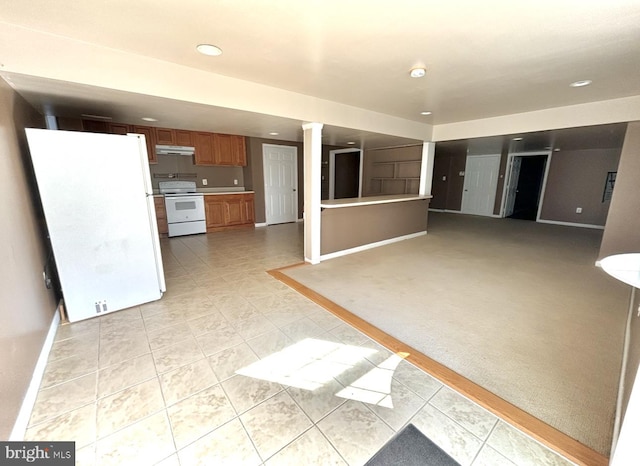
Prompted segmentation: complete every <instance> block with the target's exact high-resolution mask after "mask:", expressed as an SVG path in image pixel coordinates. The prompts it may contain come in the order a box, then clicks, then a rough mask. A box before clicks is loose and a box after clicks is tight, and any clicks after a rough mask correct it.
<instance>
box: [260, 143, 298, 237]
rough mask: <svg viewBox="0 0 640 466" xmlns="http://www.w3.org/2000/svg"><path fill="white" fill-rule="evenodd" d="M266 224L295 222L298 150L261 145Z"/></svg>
mask: <svg viewBox="0 0 640 466" xmlns="http://www.w3.org/2000/svg"><path fill="white" fill-rule="evenodd" d="M262 158H263V166H264V197H265V216H266V221H267V225H274V224H277V223H288V222H295V221H296V220H297V219H298V148H297V147H293V146H278V145H274V144H263V145H262Z"/></svg>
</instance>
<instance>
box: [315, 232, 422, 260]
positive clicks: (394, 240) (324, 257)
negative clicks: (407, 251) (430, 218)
mask: <svg viewBox="0 0 640 466" xmlns="http://www.w3.org/2000/svg"><path fill="white" fill-rule="evenodd" d="M426 234H427V232H426V231H419V232H418V233H411V234H409V235H404V236H397V237H395V238H390V239H385V240H382V241H377V242H375V243H369V244H365V245H363V246H357V247H355V248H350V249H343V250H342V251H336V252H332V253H330V254H323V255H321V256H320V261H326V260H329V259H335V258H336V257H341V256H346V255H348V254H353V253H356V252H361V251H366V250H367V249H373V248H377V247H380V246H386V245H387V244H393V243H397V242H398V241H404V240H406V239H411V238H417V237H419V236H424V235H426Z"/></svg>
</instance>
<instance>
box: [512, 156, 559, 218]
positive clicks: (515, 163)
mask: <svg viewBox="0 0 640 466" xmlns="http://www.w3.org/2000/svg"><path fill="white" fill-rule="evenodd" d="M550 157H551V153H550V152H531V153H524V152H523V153H513V154H509V158H508V160H507V172H506V173H507V176H508V178H507V182H506V183H505V190H504V191H505V192H504V195H503V199H504V202H503V215H502V216H503V217H508V218H515V219H520V220H530V221H537V220H539V218H540V209H541V207H542V199H543V197H544V187H545V185H546V182H547V173H548V171H549V160H550Z"/></svg>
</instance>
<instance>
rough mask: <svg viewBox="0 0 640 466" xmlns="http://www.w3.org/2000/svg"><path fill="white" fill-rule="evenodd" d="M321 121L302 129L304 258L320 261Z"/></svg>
mask: <svg viewBox="0 0 640 466" xmlns="http://www.w3.org/2000/svg"><path fill="white" fill-rule="evenodd" d="M322 126H323V124H322V123H305V124H304V125H302V129H303V130H304V148H303V152H304V260H305V262H309V263H311V264H319V263H320V199H321V196H322V189H321V185H322Z"/></svg>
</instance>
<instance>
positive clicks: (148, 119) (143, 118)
mask: <svg viewBox="0 0 640 466" xmlns="http://www.w3.org/2000/svg"><path fill="white" fill-rule="evenodd" d="M140 119H141V120H144V121H158V120H156V119H155V118H151V117H142V118H140Z"/></svg>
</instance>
